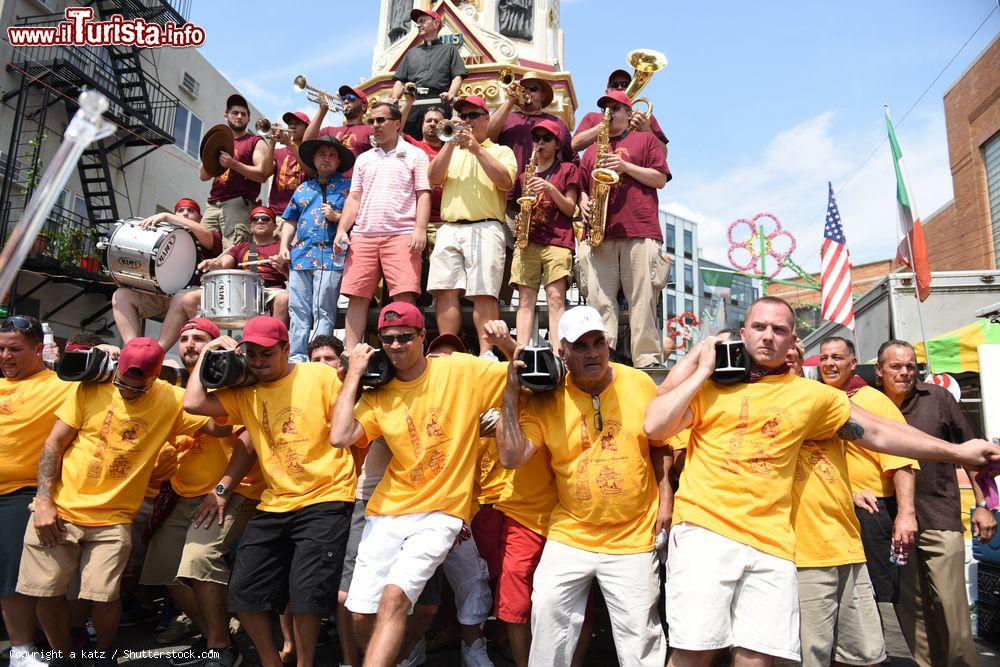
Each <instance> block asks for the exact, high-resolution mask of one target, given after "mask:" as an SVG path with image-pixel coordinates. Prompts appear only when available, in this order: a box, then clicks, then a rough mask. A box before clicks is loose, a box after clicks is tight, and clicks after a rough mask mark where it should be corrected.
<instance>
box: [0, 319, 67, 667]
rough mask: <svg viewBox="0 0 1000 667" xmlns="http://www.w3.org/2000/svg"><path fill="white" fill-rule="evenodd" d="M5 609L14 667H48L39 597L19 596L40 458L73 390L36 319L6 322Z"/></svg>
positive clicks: (1, 441)
mask: <svg viewBox="0 0 1000 667" xmlns="http://www.w3.org/2000/svg"><path fill="white" fill-rule="evenodd" d="M0 363H2V365H3V376H2V378H0V609H2V610H3V623H4V626H5V627H6V628H7V634H8V636H9V637H10V664H11V667H35V666H36V665H44V664H45V663H44V662H41V661H39V660H37V659H36V658H35V657H34V656H33V655H32V652H33V651H34V647H33V646H32V638H33V636H34V632H35V598H32V597H28V596H27V595H22V594H21V593H18V592H16V591H15V588H16V587H17V571H18V567H19V565H20V562H21V548H22V546H23V544H24V531H25V529H26V528H27V527H28V521H29V519H30V518H31V500H32V498H34V497H35V487H36V485H37V484H38V481H37V476H38V456H39V454H41V451H42V445H43V444H44V443H45V436H46V435H48V433H49V432H50V431H51V430H52V426H53V425H54V424H55V422H56V410H57V409H58V408H59V406H60V405H62V402H63V400H64V399H65V398H66V395H67V394H68V393H69V391H70V389H72V388H73V385H72V384H70V383H69V382H63V381H62V380H60V379H59V378H58V377H57V376H56V374H55V372H54V371H50V370H49V369H47V368H46V367H45V363H44V362H43V361H42V325H41V323H40V322H39V321H38V320H36V319H35V318H33V317H26V316H23V315H14V316H11V317H8V318H5V319H3V320H0Z"/></svg>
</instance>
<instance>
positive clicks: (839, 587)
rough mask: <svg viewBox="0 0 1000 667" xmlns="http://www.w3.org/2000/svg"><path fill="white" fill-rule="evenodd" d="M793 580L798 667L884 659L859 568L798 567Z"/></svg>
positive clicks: (867, 584)
mask: <svg viewBox="0 0 1000 667" xmlns="http://www.w3.org/2000/svg"><path fill="white" fill-rule="evenodd" d="M798 581H799V614H800V619H801V621H800V629H801V634H802V662H803V664H805V665H810V664H824V665H828V664H830V662H831V661H836V662H840V663H844V664H847V665H873V664H879V663H881V662H882V661H883V660H885V639H884V638H883V636H882V623H881V621H880V619H879V615H878V606H877V605H876V603H875V591H874V589H872V584H871V580H870V579H869V578H868V568H867V567H866V566H865V564H864V563H854V564H852V565H840V566H835V567H804V568H799V570H798Z"/></svg>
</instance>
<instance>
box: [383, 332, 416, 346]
mask: <svg viewBox="0 0 1000 667" xmlns="http://www.w3.org/2000/svg"><path fill="white" fill-rule="evenodd" d="M416 337H417V334H415V333H404V334H379V335H378V339H379V340H380V341H382V346H383V347H387V346H389V345H393V344H395V343H399V344H400V345H406V344H407V343H409V342H410V341H411V340H413V339H414V338H416Z"/></svg>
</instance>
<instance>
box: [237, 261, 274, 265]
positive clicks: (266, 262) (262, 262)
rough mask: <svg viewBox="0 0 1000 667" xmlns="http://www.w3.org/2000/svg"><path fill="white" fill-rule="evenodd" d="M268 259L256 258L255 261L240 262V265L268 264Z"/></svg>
mask: <svg viewBox="0 0 1000 667" xmlns="http://www.w3.org/2000/svg"><path fill="white" fill-rule="evenodd" d="M270 263H271V260H270V259H258V260H257V261H256V262H240V266H257V265H258V264H270Z"/></svg>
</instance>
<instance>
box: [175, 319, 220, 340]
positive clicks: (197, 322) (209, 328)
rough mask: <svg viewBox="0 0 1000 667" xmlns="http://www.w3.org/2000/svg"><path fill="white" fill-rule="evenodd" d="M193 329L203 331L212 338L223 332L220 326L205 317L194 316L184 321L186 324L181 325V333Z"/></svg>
mask: <svg viewBox="0 0 1000 667" xmlns="http://www.w3.org/2000/svg"><path fill="white" fill-rule="evenodd" d="M192 329H196V330H198V331H203V332H205V333H207V334H208V335H209V336H211V337H212V338H218V337H219V336H221V335H222V332H221V331H219V327H217V326H216V324H215V322H213V321H212V320H209V319H206V318H204V317H192V318H191V319H190V320H188V321H187V322H185V323H184V326H182V327H181V333H184V332H185V331H191V330H192Z"/></svg>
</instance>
